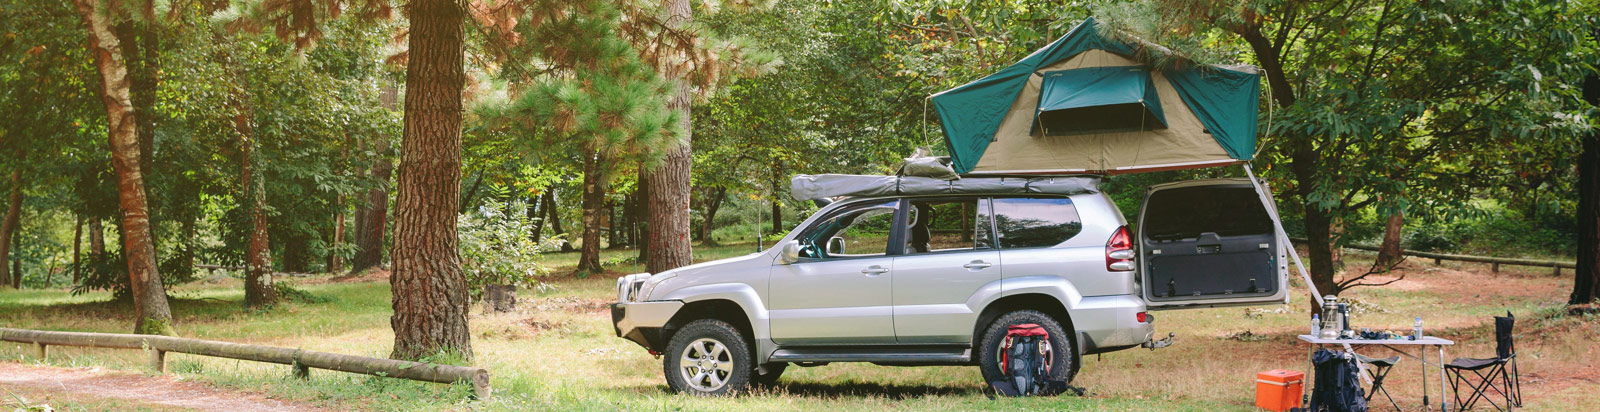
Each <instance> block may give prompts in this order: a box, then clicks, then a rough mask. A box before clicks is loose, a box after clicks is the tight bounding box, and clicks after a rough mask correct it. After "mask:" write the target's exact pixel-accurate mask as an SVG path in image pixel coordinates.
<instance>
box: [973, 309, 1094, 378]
mask: <svg viewBox="0 0 1600 412" xmlns="http://www.w3.org/2000/svg"><path fill="white" fill-rule="evenodd" d="M1026 323H1032V324H1036V325H1039V326H1041V327H1044V330H1045V332H1049V333H1050V342H1049V343H1050V347H1049V348H1048V354H1047V355H1046V357H1045V361H1046V362H1048V363H1049V365H1050V379H1053V380H1060V381H1065V382H1072V378H1073V376H1074V375H1077V373H1078V365H1077V364H1076V362H1077V356H1075V354H1074V353H1072V352H1073V351H1074V350H1076V349H1077V348H1076V347H1074V346H1073V345H1072V339H1071V337H1070V335H1067V331H1066V330H1065V329H1064V328H1062V327H1061V323H1060V322H1056V320H1055V318H1052V317H1050V315H1046V314H1044V313H1043V312H1039V311H1034V310H1019V311H1013V312H1010V313H1007V314H1004V315H1001V316H1000V317H999V318H996V319H995V320H994V322H993V323H990V324H989V328H988V329H986V330H984V332H983V340H982V342H980V343H979V348H978V370H979V371H980V372H982V373H983V381H984V382H994V381H999V380H1003V379H1005V374H1004V372H1002V371H1001V370H1000V354H1001V353H1002V352H1003V349H1002V348H1001V347H1002V346H1003V345H1005V341H1006V328H1007V327H1010V326H1012V325H1021V324H1026Z"/></svg>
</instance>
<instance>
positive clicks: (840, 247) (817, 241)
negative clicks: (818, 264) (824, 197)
mask: <svg viewBox="0 0 1600 412" xmlns="http://www.w3.org/2000/svg"><path fill="white" fill-rule="evenodd" d="M899 207H900V201H898V200H885V201H881V202H869V203H865V204H860V205H851V206H847V207H845V209H843V210H840V211H837V212H834V213H833V214H831V215H830V216H828V217H826V218H823V219H822V220H820V221H818V222H817V223H815V224H813V225H812V226H811V227H809V228H806V231H805V232H803V233H802V234H801V235H800V238H799V241H800V256H801V257H808V258H823V259H828V258H851V257H865V256H882V255H884V254H886V253H887V251H888V250H889V235H890V233H891V231H892V230H893V228H894V212H895V210H896V209H898V208H899ZM835 239H837V240H835Z"/></svg>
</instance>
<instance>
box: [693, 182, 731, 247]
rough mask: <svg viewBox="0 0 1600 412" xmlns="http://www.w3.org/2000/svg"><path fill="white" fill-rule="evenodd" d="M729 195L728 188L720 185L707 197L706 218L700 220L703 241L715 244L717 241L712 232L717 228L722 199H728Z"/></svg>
mask: <svg viewBox="0 0 1600 412" xmlns="http://www.w3.org/2000/svg"><path fill="white" fill-rule="evenodd" d="M727 197H728V188H726V187H718V188H716V189H715V190H713V191H712V193H711V196H710V197H709V198H707V199H706V213H705V220H703V221H701V222H700V241H701V242H706V243H709V244H713V245H714V244H716V243H717V240H716V238H713V237H712V236H711V234H712V232H715V231H716V229H717V226H716V222H717V211H718V210H720V209H722V201H723V200H724V199H727Z"/></svg>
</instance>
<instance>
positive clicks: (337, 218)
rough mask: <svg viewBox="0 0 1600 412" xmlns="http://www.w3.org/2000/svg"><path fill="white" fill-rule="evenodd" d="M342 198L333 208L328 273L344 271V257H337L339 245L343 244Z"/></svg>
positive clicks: (342, 197)
mask: <svg viewBox="0 0 1600 412" xmlns="http://www.w3.org/2000/svg"><path fill="white" fill-rule="evenodd" d="M344 212H345V209H344V196H340V197H339V199H338V201H337V202H334V207H333V242H331V243H330V244H329V247H328V273H339V272H343V271H344V257H343V256H339V245H343V244H344Z"/></svg>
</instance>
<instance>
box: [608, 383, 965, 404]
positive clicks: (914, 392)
mask: <svg viewBox="0 0 1600 412" xmlns="http://www.w3.org/2000/svg"><path fill="white" fill-rule="evenodd" d="M620 389H622V390H623V391H626V392H632V393H638V394H649V393H661V394H666V395H677V394H676V393H674V392H672V390H671V389H670V388H668V387H667V385H642V386H629V387H622V388H620ZM983 394H984V392H983V391H982V390H980V389H978V388H973V387H957V386H948V385H892V384H891V385H884V384H880V383H870V382H859V381H850V382H784V381H780V382H778V384H777V385H773V386H754V387H752V388H750V390H749V391H748V392H746V393H745V394H744V395H741V396H754V397H771V396H785V395H787V396H800V397H811V398H824V399H837V398H882V399H890V400H910V399H917V398H922V397H927V396H953V395H960V396H979V395H983Z"/></svg>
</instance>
